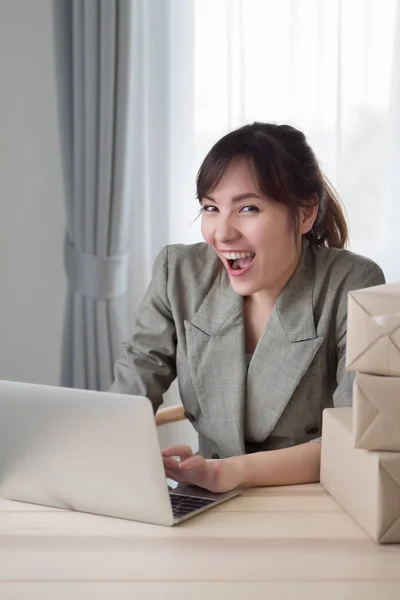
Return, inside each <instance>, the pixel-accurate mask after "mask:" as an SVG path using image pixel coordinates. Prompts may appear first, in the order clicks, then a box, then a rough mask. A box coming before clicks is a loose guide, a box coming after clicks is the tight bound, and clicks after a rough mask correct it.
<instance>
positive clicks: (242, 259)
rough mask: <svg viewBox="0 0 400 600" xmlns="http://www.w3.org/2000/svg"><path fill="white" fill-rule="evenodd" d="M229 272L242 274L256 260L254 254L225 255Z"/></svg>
mask: <svg viewBox="0 0 400 600" xmlns="http://www.w3.org/2000/svg"><path fill="white" fill-rule="evenodd" d="M224 258H225V259H226V262H227V263H228V270H229V272H231V273H235V274H236V275H239V274H242V273H244V272H245V271H247V269H248V268H249V267H250V266H251V264H252V263H253V260H254V258H255V253H254V252H230V253H226V254H224Z"/></svg>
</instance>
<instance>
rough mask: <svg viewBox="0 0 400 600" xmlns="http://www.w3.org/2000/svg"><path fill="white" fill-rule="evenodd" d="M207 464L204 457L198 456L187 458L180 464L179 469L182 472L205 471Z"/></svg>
mask: <svg viewBox="0 0 400 600" xmlns="http://www.w3.org/2000/svg"><path fill="white" fill-rule="evenodd" d="M206 466H207V463H206V461H205V459H204V458H203V456H200V455H199V454H198V455H197V456H191V457H190V458H187V459H186V460H185V461H183V462H181V463H179V469H180V470H181V471H188V470H190V469H205V468H206Z"/></svg>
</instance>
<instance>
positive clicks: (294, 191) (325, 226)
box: [197, 123, 348, 248]
mask: <svg viewBox="0 0 400 600" xmlns="http://www.w3.org/2000/svg"><path fill="white" fill-rule="evenodd" d="M240 157H243V158H244V159H246V160H248V161H249V163H250V164H251V166H252V168H253V169H254V172H255V176H256V179H257V183H258V186H259V188H260V191H261V193H262V194H263V195H265V196H268V197H269V198H272V199H273V200H276V201H277V202H281V203H282V204H286V205H287V206H288V207H289V209H290V212H291V215H292V217H293V222H294V226H295V228H296V229H297V225H298V218H299V210H298V209H299V207H300V206H304V207H305V206H312V205H313V204H315V203H316V202H319V207H318V214H317V217H316V219H315V222H314V225H313V227H312V229H311V231H309V232H308V233H307V234H306V235H305V237H306V238H308V239H309V240H310V242H311V244H313V245H314V246H317V247H318V246H327V247H331V248H343V247H344V246H345V244H346V242H347V236H348V230H347V224H346V219H345V217H344V214H343V211H342V208H341V205H340V200H339V198H338V195H337V193H336V192H335V190H334V189H333V187H332V186H331V185H330V183H329V181H328V180H327V178H326V177H325V176H324V175H323V173H322V172H321V169H320V167H319V164H318V161H317V159H316V157H315V154H314V152H313V151H312V149H311V148H310V146H309V145H308V143H307V140H306V137H305V135H304V134H303V133H302V132H301V131H299V130H298V129H295V128H294V127H291V126H290V125H274V124H271V123H253V124H252V125H245V126H244V127H241V128H240V129H236V130H235V131H232V132H230V133H228V134H227V135H225V136H224V137H223V138H221V139H220V140H219V141H218V142H217V143H216V144H215V145H214V146H213V147H212V148H211V150H210V152H209V153H208V154H207V156H206V157H205V159H204V161H203V164H202V165H201V167H200V170H199V172H198V174H197V198H198V199H199V201H201V199H202V198H204V197H205V196H207V195H208V194H210V193H211V192H212V190H213V189H215V188H216V187H217V185H218V183H219V182H220V181H221V179H222V176H223V174H224V173H225V170H226V168H227V166H228V165H229V163H230V162H231V161H232V160H233V159H236V158H240Z"/></svg>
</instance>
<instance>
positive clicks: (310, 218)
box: [299, 200, 319, 235]
mask: <svg viewBox="0 0 400 600" xmlns="http://www.w3.org/2000/svg"><path fill="white" fill-rule="evenodd" d="M318 207H319V202H318V200H316V202H315V203H314V204H312V205H311V206H300V208H299V233H300V234H301V235H304V234H305V233H308V232H309V231H311V229H312V227H313V225H314V222H315V219H316V218H317V214H318Z"/></svg>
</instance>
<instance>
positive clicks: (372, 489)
mask: <svg viewBox="0 0 400 600" xmlns="http://www.w3.org/2000/svg"><path fill="white" fill-rule="evenodd" d="M346 366H347V368H348V370H351V371H357V374H356V376H355V380H354V388H353V408H333V409H328V410H325V411H324V416H323V432H322V454H321V483H322V485H323V486H324V487H325V488H326V489H327V490H328V492H329V493H330V494H331V495H332V496H333V497H334V498H335V499H336V500H337V501H338V502H339V504H341V505H342V507H343V508H344V509H345V510H346V511H347V512H348V513H349V514H350V515H351V516H352V517H353V519H354V520H355V521H357V522H358V523H359V524H360V525H361V526H362V527H363V528H364V529H365V530H366V531H367V532H368V533H369V534H370V535H371V537H372V538H373V539H374V540H377V541H378V542H380V543H390V542H400V283H396V284H387V285H379V286H376V287H371V288H366V289H363V290H357V291H355V292H350V294H349V298H348V317H347V352H346Z"/></svg>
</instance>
